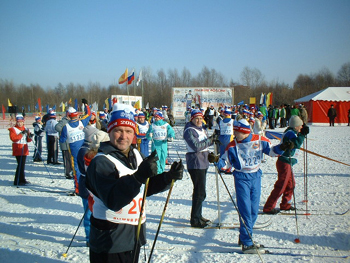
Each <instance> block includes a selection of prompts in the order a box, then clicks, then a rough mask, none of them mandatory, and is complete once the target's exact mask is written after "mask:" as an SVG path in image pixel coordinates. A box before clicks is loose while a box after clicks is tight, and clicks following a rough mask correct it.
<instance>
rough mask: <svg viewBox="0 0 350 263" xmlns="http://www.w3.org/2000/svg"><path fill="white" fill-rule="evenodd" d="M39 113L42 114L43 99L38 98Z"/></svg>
mask: <svg viewBox="0 0 350 263" xmlns="http://www.w3.org/2000/svg"><path fill="white" fill-rule="evenodd" d="M38 105H39V112H41V99H40V98H38Z"/></svg>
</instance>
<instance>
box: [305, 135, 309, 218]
mask: <svg viewBox="0 0 350 263" xmlns="http://www.w3.org/2000/svg"><path fill="white" fill-rule="evenodd" d="M305 149H306V150H307V135H305ZM307 166H308V161H307V151H305V181H306V184H305V208H306V214H308V202H309V198H308V190H309V189H308V167H307Z"/></svg>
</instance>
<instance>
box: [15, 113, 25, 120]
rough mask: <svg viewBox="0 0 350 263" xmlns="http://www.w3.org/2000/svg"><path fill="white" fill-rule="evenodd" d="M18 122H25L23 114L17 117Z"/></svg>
mask: <svg viewBox="0 0 350 263" xmlns="http://www.w3.org/2000/svg"><path fill="white" fill-rule="evenodd" d="M16 121H24V117H23V115H22V114H17V115H16Z"/></svg>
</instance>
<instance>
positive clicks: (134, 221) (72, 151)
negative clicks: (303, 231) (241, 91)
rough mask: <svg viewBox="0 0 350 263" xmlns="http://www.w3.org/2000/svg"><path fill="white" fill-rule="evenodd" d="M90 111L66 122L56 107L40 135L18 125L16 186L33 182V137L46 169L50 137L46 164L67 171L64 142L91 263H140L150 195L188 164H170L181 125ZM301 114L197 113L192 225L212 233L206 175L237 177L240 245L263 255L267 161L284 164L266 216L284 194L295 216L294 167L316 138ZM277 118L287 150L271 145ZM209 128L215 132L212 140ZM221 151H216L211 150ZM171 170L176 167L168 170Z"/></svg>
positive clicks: (164, 111)
mask: <svg viewBox="0 0 350 263" xmlns="http://www.w3.org/2000/svg"><path fill="white" fill-rule="evenodd" d="M82 103H83V108H84V112H83V113H82V114H80V113H78V112H77V111H76V110H75V109H74V108H72V107H69V108H68V110H67V111H66V116H64V117H63V118H62V119H61V120H59V121H57V120H56V117H57V116H56V113H55V112H54V111H53V110H52V109H50V110H49V112H48V114H46V115H45V116H43V118H41V117H40V116H36V117H35V122H34V123H33V128H34V134H32V133H30V131H29V129H27V128H25V127H24V126H23V121H24V117H23V116H22V115H18V116H17V117H16V125H15V127H13V128H10V129H9V130H10V137H11V140H12V141H13V155H14V156H16V158H17V162H18V167H17V171H16V176H15V179H14V184H15V185H26V184H28V183H29V182H28V181H26V180H25V177H24V163H25V161H26V159H25V157H26V156H27V155H28V154H29V151H28V145H27V144H28V143H29V142H31V139H32V137H34V142H35V152H34V155H33V161H34V162H41V161H44V160H43V158H42V138H43V137H44V136H45V134H46V142H47V150H48V154H47V160H46V163H47V164H52V165H60V164H61V163H59V162H58V148H59V147H58V143H59V144H60V148H61V151H62V156H63V165H64V168H65V169H64V171H65V177H66V178H67V179H72V178H74V192H73V193H72V194H74V195H79V196H80V197H81V198H82V203H83V207H84V227H85V234H86V241H87V245H88V246H89V247H90V261H91V262H132V260H133V259H135V257H137V258H138V254H139V250H140V247H141V246H142V245H144V244H145V240H146V239H145V225H144V222H145V220H146V213H145V211H143V210H142V209H143V200H144V198H145V196H150V195H153V194H156V193H159V192H162V191H165V190H167V189H169V187H170V185H171V183H172V182H174V181H176V180H181V179H182V176H183V171H184V166H183V164H182V161H181V160H178V161H174V162H172V164H171V163H170V162H168V149H167V147H168V142H171V141H173V139H174V138H175V131H174V129H173V127H172V126H174V123H175V121H174V119H173V117H172V115H171V114H169V111H168V108H167V106H162V107H161V109H157V108H152V109H151V110H148V111H146V110H135V109H134V108H132V107H131V106H127V105H124V104H120V103H116V104H114V105H113V108H112V109H110V110H109V111H108V110H107V109H105V110H104V111H101V112H99V113H98V114H97V113H96V112H94V111H92V110H90V107H89V106H88V103H87V101H86V100H84V99H83V100H82ZM292 109H293V110H292ZM297 110H298V112H296V110H295V111H294V108H293V107H291V108H290V111H289V110H288V108H287V107H285V106H284V105H282V106H281V107H280V108H279V109H276V107H272V106H271V107H269V109H267V108H266V107H264V106H262V105H260V107H253V108H249V107H248V106H247V105H244V106H241V107H236V106H232V107H230V106H225V107H222V108H219V109H217V110H216V109H214V107H213V106H210V107H208V108H207V109H206V110H204V109H196V108H191V107H190V108H188V110H187V111H186V112H185V119H186V124H185V127H184V131H183V134H182V135H183V139H184V141H185V143H186V147H187V153H186V164H187V170H188V172H189V174H190V176H191V180H192V182H193V194H192V209H191V217H190V224H191V226H192V227H198V228H205V227H207V226H208V225H210V224H211V221H210V220H209V219H206V218H205V217H203V215H202V206H203V202H204V200H205V197H206V189H205V186H206V174H207V170H208V168H209V165H210V163H213V164H214V165H215V166H216V168H217V169H218V171H219V172H220V173H221V172H224V173H230V174H233V175H234V179H235V188H236V198H237V205H238V209H239V212H240V215H241V227H240V236H239V244H240V245H242V251H243V253H256V252H255V251H256V250H257V249H259V250H261V252H262V253H263V248H264V246H263V245H259V244H254V243H253V241H252V238H251V237H252V234H253V233H252V232H253V231H252V230H253V226H254V224H255V221H256V219H257V216H258V209H259V201H260V190H261V175H262V171H261V170H260V164H261V162H262V160H263V154H267V155H270V156H275V157H278V161H277V170H278V180H277V182H276V184H275V187H274V190H273V191H272V192H271V195H270V197H269V199H268V202H267V203H266V205H265V207H264V212H266V213H271V214H275V213H277V212H278V210H277V209H276V208H275V205H276V203H277V200H278V199H279V197H280V196H281V195H283V198H282V202H281V205H280V209H281V210H291V209H293V207H292V206H291V205H290V200H291V193H292V192H291V191H292V190H293V188H294V186H295V182H294V181H293V180H294V176H293V175H292V172H291V171H292V170H291V165H293V164H295V163H296V159H295V158H294V157H293V156H294V154H295V151H296V149H298V148H300V146H301V144H302V142H303V140H304V138H305V136H306V135H307V134H308V132H309V129H308V126H306V123H307V113H306V111H305V108H304V107H303V106H302V105H299V107H298V108H297ZM270 112H271V115H270ZM276 112H278V114H277V113H276ZM288 112H290V114H291V117H290V118H288V117H289V115H288V114H289V113H288ZM276 114H277V115H276ZM270 116H271V117H270ZM299 116H300V117H299ZM305 116H306V117H305ZM305 118H306V119H305ZM276 119H279V123H280V127H287V126H289V127H288V128H287V130H286V131H285V134H284V136H283V138H282V140H281V143H280V144H279V145H276V146H272V145H271V142H270V141H269V139H267V138H266V137H265V136H264V130H265V128H266V127H267V125H269V126H270V125H271V126H270V127H276V125H277V124H278V122H277V121H276ZM303 119H304V120H303ZM209 130H213V131H212V134H211V135H210V136H209ZM212 145H215V146H214V147H215V149H217V153H212V152H210V151H209V147H210V146H212ZM149 148H151V154H150V152H149ZM167 164H171V167H170V170H168V171H166V165H167ZM126 175H131V176H126ZM141 210H142V211H143V212H142V213H141V214H140V211H141ZM139 222H140V226H141V229H140V228H139ZM133 262H137V260H136V261H135V260H133Z"/></svg>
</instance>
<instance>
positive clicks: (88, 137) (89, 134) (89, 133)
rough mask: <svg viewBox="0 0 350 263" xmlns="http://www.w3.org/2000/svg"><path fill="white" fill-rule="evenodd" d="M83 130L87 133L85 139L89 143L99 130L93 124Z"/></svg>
mask: <svg viewBox="0 0 350 263" xmlns="http://www.w3.org/2000/svg"><path fill="white" fill-rule="evenodd" d="M83 132H84V134H85V141H88V142H89V143H91V142H92V137H93V135H94V134H95V133H97V132H98V129H97V128H96V127H94V126H92V125H88V126H86V127H85V128H84V129H83Z"/></svg>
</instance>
